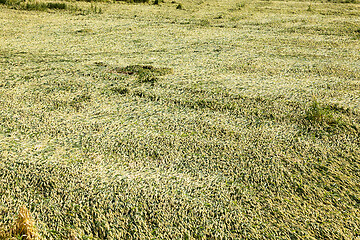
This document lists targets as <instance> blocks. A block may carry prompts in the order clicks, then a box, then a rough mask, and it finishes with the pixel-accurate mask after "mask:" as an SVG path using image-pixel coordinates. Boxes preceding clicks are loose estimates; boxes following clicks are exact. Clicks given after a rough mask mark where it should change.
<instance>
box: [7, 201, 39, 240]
mask: <svg viewBox="0 0 360 240" xmlns="http://www.w3.org/2000/svg"><path fill="white" fill-rule="evenodd" d="M0 239H7V240H11V239H14V240H15V239H17V240H40V239H41V238H40V235H39V233H38V231H37V228H36V225H35V221H34V219H33V218H32V216H31V213H30V211H29V209H27V208H26V207H25V206H22V207H20V208H19V213H18V216H17V218H16V219H15V220H14V223H13V226H12V227H11V226H4V227H2V228H0Z"/></svg>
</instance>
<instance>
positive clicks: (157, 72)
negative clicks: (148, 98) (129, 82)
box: [115, 65, 173, 83]
mask: <svg viewBox="0 0 360 240" xmlns="http://www.w3.org/2000/svg"><path fill="white" fill-rule="evenodd" d="M115 71H116V72H117V73H121V74H126V75H134V74H135V75H137V77H138V80H139V81H140V82H151V83H154V82H156V81H157V80H158V79H157V76H164V75H166V74H171V73H173V70H172V69H171V68H156V67H153V66H151V65H130V66H126V67H118V68H115Z"/></svg>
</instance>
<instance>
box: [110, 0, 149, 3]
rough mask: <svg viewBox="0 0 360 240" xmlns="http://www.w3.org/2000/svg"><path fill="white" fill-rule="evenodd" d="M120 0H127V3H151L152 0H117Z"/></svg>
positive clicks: (125, 0) (124, 0)
mask: <svg viewBox="0 0 360 240" xmlns="http://www.w3.org/2000/svg"><path fill="white" fill-rule="evenodd" d="M117 1H120V2H127V3H149V2H150V0H117Z"/></svg>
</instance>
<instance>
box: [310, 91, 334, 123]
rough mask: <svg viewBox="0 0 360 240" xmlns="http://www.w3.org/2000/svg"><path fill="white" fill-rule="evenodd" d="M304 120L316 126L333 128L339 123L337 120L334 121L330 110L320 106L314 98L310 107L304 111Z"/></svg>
mask: <svg viewBox="0 0 360 240" xmlns="http://www.w3.org/2000/svg"><path fill="white" fill-rule="evenodd" d="M305 119H306V120H308V121H309V122H311V123H313V124H317V125H324V124H326V125H330V126H333V125H336V124H338V123H339V120H338V119H335V117H334V114H333V112H332V111H331V108H330V107H324V106H322V105H321V104H320V103H319V102H318V101H317V100H316V98H313V101H312V102H311V104H310V106H309V107H308V109H307V110H306V111H305Z"/></svg>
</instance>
